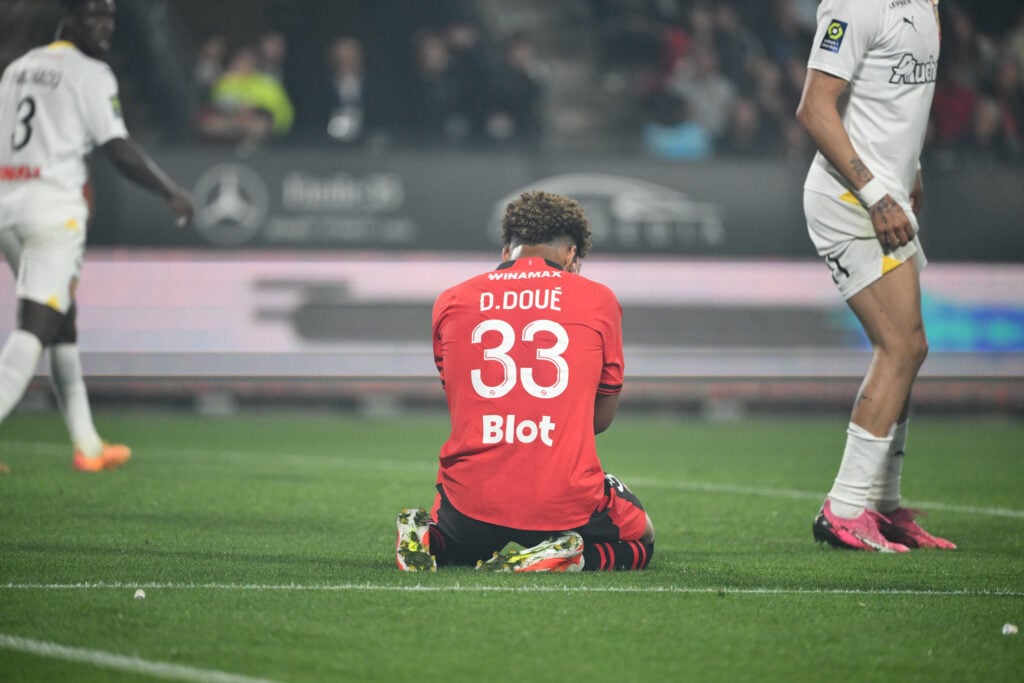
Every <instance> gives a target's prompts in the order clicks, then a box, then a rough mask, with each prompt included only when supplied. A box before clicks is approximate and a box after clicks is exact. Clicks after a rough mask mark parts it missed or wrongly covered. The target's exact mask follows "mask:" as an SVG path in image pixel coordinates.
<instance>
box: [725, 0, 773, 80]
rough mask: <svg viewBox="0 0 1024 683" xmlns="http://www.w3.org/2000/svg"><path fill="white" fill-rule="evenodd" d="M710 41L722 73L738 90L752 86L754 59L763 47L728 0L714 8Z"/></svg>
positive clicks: (757, 58)
mask: <svg viewBox="0 0 1024 683" xmlns="http://www.w3.org/2000/svg"><path fill="white" fill-rule="evenodd" d="M714 44H715V48H716V50H717V52H718V56H719V59H720V61H721V68H722V75H724V76H725V77H726V78H728V79H729V80H730V81H732V82H733V84H734V85H736V87H737V88H738V89H739V90H740V92H743V93H747V92H749V91H750V90H752V89H753V87H754V74H753V71H752V67H753V64H754V62H756V61H758V60H761V59H764V49H763V48H762V46H761V43H760V41H758V39H757V36H756V35H754V32H753V31H751V30H750V28H749V27H747V26H745V25H744V24H743V22H742V21H741V20H740V15H739V13H738V12H737V11H736V7H735V5H734V3H732V2H722V3H720V4H719V5H718V6H717V7H716V8H715V33H714Z"/></svg>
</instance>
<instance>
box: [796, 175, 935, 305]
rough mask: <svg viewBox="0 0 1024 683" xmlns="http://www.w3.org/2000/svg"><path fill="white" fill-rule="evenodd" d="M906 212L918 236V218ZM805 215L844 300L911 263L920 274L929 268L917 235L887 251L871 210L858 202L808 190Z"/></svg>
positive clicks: (809, 231)
mask: <svg viewBox="0 0 1024 683" xmlns="http://www.w3.org/2000/svg"><path fill="white" fill-rule="evenodd" d="M849 196H850V198H851V199H853V196H852V195H849ZM904 211H906V213H907V216H908V217H909V218H910V220H911V222H912V223H913V225H914V231H915V233H916V232H917V228H918V225H917V218H916V217H915V216H914V213H913V211H911V210H910V208H909V207H904ZM804 215H805V216H806V217H807V232H808V234H810V236H811V241H812V242H814V247H815V249H817V250H818V255H819V256H821V257H822V258H824V259H825V263H826V264H827V265H828V267H829V270H831V271H832V281H833V282H835V284H836V287H838V288H839V293H840V294H841V295H842V297H843V299H849V298H850V297H852V296H853V295H854V294H856V293H857V292H859V291H861V290H862V289H864V288H865V287H867V286H868V285H870V284H871V283H872V282H874V281H875V280H878V279H879V278H881V277H882V276H883V275H885V274H886V273H888V272H889V271H890V270H892V269H893V268H895V267H896V266H898V265H900V264H902V263H905V262H906V261H908V260H912V261H913V262H914V265H916V266H917V270H918V272H921V271H922V270H924V267H925V266H926V265H928V259H927V258H925V255H924V249H923V248H922V247H921V241H920V240H919V239H918V238H917V234H915V235H914V239H913V240H911V241H910V242H908V243H907V244H905V245H903V246H902V247H896V248H895V249H883V248H882V244H881V242H879V241H878V238H877V237H876V236H875V229H874V227H872V225H871V218H870V217H869V216H868V212H867V210H866V209H865V208H864V207H863V206H861V205H860V202H858V201H856V199H853V201H847V200H845V199H840V198H839V197H833V196H831V195H827V194H825V193H822V192H815V191H813V190H806V189H805V190H804Z"/></svg>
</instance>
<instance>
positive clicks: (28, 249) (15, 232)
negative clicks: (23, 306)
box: [0, 183, 89, 313]
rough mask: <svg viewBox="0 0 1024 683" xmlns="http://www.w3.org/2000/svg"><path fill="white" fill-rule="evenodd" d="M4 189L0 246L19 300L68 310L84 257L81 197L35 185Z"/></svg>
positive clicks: (0, 197)
mask: <svg viewBox="0 0 1024 683" xmlns="http://www.w3.org/2000/svg"><path fill="white" fill-rule="evenodd" d="M4 190H5V191H4V192H3V193H2V194H0V249H2V250H3V253H4V256H5V257H6V258H7V262H8V263H9V264H10V266H11V269H12V270H13V271H14V272H15V274H16V277H17V282H16V285H15V291H16V293H17V296H18V299H28V300H30V301H34V302H36V303H40V304H43V305H44V306H49V307H50V308H52V309H54V310H56V311H58V312H60V313H67V310H68V308H70V306H71V303H72V300H73V298H74V287H75V283H76V282H77V280H78V275H79V273H81V271H82V261H83V258H84V256H85V232H86V224H87V222H88V219H89V208H88V205H87V204H86V201H85V198H84V197H82V196H81V195H77V194H69V193H68V192H67V191H64V190H60V189H57V188H51V187H49V186H45V185H40V184H38V183H24V184H18V185H16V186H14V187H6V188H4Z"/></svg>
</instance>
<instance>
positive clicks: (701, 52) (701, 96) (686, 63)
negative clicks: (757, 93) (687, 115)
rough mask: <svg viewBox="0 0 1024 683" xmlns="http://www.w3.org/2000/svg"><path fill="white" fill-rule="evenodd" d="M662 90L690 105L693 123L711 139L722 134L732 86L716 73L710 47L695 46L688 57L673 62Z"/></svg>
mask: <svg viewBox="0 0 1024 683" xmlns="http://www.w3.org/2000/svg"><path fill="white" fill-rule="evenodd" d="M666 90H667V91H668V92H669V93H671V94H673V95H677V96H678V97H681V98H682V99H684V100H686V101H688V102H689V103H690V104H691V106H692V113H693V118H694V121H696V122H697V123H699V124H700V125H701V126H702V127H703V128H704V129H705V130H706V131H707V132H708V133H709V134H710V135H711V136H712V137H713V138H716V139H717V138H719V137H721V136H722V135H723V134H724V133H725V130H726V127H727V126H728V124H729V119H730V118H731V116H732V107H733V104H734V103H735V102H736V94H737V93H736V86H735V85H733V83H732V81H730V80H729V79H728V78H726V77H725V76H723V75H722V73H721V72H720V71H719V70H718V55H717V54H716V53H715V51H714V49H712V47H711V46H709V45H705V44H695V45H694V46H693V49H692V50H691V51H690V55H689V56H688V57H686V58H684V59H682V60H680V61H679V62H678V63H677V65H676V70H675V72H673V74H672V75H671V76H670V77H669V80H668V82H667V83H666Z"/></svg>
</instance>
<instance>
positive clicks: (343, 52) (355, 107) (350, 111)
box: [320, 36, 367, 142]
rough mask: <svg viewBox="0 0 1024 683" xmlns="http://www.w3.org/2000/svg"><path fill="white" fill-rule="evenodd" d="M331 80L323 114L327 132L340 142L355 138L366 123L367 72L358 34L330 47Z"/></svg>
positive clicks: (342, 39)
mask: <svg viewBox="0 0 1024 683" xmlns="http://www.w3.org/2000/svg"><path fill="white" fill-rule="evenodd" d="M327 65H328V71H329V79H328V80H329V82H328V87H327V93H326V97H325V101H326V103H325V105H324V107H323V108H322V112H323V115H322V117H321V118H320V121H321V125H324V124H323V122H324V121H326V131H327V134H328V135H329V136H330V137H331V138H332V139H334V140H337V141H339V142H354V141H356V140H359V139H360V138H361V137H362V136H363V133H364V129H365V125H366V108H367V102H366V100H367V98H366V73H365V67H364V63H363V46H362V44H361V43H360V42H359V40H357V39H356V38H353V37H351V36H345V37H342V38H338V39H337V40H335V41H334V42H332V43H331V45H330V47H329V48H328V50H327Z"/></svg>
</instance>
